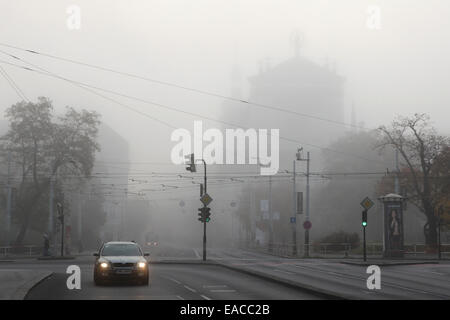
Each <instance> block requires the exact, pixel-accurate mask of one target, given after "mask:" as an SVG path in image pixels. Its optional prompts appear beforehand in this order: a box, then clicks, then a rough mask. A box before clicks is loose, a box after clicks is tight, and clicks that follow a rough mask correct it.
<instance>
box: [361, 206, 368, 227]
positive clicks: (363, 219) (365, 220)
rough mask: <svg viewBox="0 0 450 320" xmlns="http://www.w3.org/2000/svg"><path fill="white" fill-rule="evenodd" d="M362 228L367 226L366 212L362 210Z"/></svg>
mask: <svg viewBox="0 0 450 320" xmlns="http://www.w3.org/2000/svg"><path fill="white" fill-rule="evenodd" d="M361 224H362V226H363V227H366V226H367V210H364V211H363V212H362V223H361Z"/></svg>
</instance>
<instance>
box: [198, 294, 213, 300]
mask: <svg viewBox="0 0 450 320" xmlns="http://www.w3.org/2000/svg"><path fill="white" fill-rule="evenodd" d="M200 297H202V298H203V299H205V300H211V298H208V297H207V296H204V295H202V294H201V295H200Z"/></svg>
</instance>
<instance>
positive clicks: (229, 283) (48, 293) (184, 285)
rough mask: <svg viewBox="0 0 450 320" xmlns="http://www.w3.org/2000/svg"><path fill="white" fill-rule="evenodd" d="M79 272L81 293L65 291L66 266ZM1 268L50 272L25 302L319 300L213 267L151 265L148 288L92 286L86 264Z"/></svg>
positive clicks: (40, 263) (55, 263)
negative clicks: (29, 300) (63, 300)
mask: <svg viewBox="0 0 450 320" xmlns="http://www.w3.org/2000/svg"><path fill="white" fill-rule="evenodd" d="M70 264H76V265H78V266H79V267H80V269H81V289H80V290H69V289H68V288H67V286H66V280H67V277H68V276H69V275H68V274H66V273H65V270H66V268H67V266H68V265H70ZM0 267H1V268H6V267H8V268H16V269H17V268H19V269H29V268H33V269H35V270H37V269H40V270H52V271H54V274H53V275H52V276H51V277H49V278H47V279H46V280H44V281H42V282H41V283H39V284H38V285H37V286H35V287H34V288H33V289H32V290H31V291H30V292H29V293H28V295H27V296H26V299H42V300H44V299H52V300H59V299H136V300H137V299H151V300H158V299H164V300H174V299H179V300H216V299H220V300H222V299H223V300H227V299H238V300H240V299H242V300H244V299H245V300H247V299H251V300H259V299H283V300H290V299H302V300H304V299H319V298H318V297H317V296H314V295H311V294H309V293H306V292H303V291H301V290H296V289H294V288H290V287H286V286H284V285H282V284H278V283H274V282H272V281H268V280H264V279H261V278H259V277H255V276H251V275H247V274H243V273H241V272H238V271H232V270H228V269H226V268H223V267H220V266H214V265H201V264H153V265H152V266H151V277H150V279H151V280H150V281H151V284H150V286H140V285H134V284H113V285H107V286H95V285H94V283H93V275H92V273H93V267H92V262H90V261H78V259H77V260H73V261H52V262H50V261H45V262H41V261H39V262H36V261H35V262H34V263H14V264H8V266H6V265H3V266H0Z"/></svg>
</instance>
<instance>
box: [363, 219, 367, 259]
mask: <svg viewBox="0 0 450 320" xmlns="http://www.w3.org/2000/svg"><path fill="white" fill-rule="evenodd" d="M363 247H364V248H363V255H364V262H366V261H367V256H366V227H363Z"/></svg>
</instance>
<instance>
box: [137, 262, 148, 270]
mask: <svg viewBox="0 0 450 320" xmlns="http://www.w3.org/2000/svg"><path fill="white" fill-rule="evenodd" d="M137 265H138V268H139V269H144V268H145V266H146V265H147V264H146V263H145V262H138V264H137Z"/></svg>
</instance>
